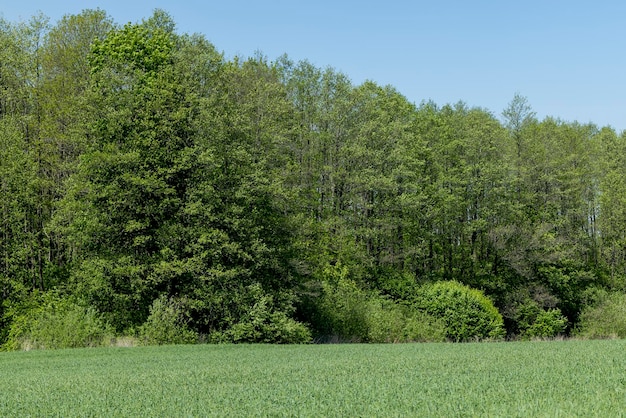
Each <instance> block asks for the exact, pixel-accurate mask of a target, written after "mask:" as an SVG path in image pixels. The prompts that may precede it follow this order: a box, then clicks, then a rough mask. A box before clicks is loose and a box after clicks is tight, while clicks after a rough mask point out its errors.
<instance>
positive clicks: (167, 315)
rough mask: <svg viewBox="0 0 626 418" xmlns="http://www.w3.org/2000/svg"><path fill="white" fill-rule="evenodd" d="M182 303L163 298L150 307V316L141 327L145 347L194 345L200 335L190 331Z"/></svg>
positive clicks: (141, 339) (140, 336)
mask: <svg viewBox="0 0 626 418" xmlns="http://www.w3.org/2000/svg"><path fill="white" fill-rule="evenodd" d="M182 312H183V311H182V306H181V303H180V301H177V300H176V299H168V298H166V297H165V296H161V297H159V298H157V299H155V300H154V302H153V303H152V306H151V307H150V316H148V319H147V320H146V322H144V323H143V324H142V325H141V326H140V327H139V339H140V341H141V343H142V344H145V345H161V344H192V343H195V342H197V341H198V335H197V334H196V333H195V332H194V331H192V330H191V329H189V327H188V326H187V323H186V321H185V318H184V316H183V313H182Z"/></svg>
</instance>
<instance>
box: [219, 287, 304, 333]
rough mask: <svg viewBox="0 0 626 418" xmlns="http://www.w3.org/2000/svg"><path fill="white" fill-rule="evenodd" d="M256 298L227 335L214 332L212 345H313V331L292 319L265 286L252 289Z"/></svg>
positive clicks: (250, 288) (249, 291) (250, 289)
mask: <svg viewBox="0 0 626 418" xmlns="http://www.w3.org/2000/svg"><path fill="white" fill-rule="evenodd" d="M248 293H249V295H250V296H251V297H252V298H253V301H252V303H251V306H250V308H249V310H248V312H247V313H245V314H244V315H243V316H242V318H241V319H240V321H239V322H237V323H235V324H234V325H232V326H231V327H230V328H229V329H227V330H226V331H221V332H213V333H212V334H211V335H210V337H209V339H210V341H212V342H233V343H273V344H302V343H307V342H309V341H311V331H310V330H309V329H308V328H307V326H306V325H304V324H303V323H301V322H298V321H296V320H295V319H293V318H291V317H289V315H288V313H287V312H285V310H284V307H283V309H281V308H280V306H277V303H276V301H275V300H274V297H272V296H271V295H269V294H266V293H265V292H264V291H263V289H262V287H261V285H259V284H253V285H251V286H248Z"/></svg>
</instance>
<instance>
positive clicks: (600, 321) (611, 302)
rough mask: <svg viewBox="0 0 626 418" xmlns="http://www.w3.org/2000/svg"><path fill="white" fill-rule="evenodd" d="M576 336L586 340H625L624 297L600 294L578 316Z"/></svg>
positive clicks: (625, 304)
mask: <svg viewBox="0 0 626 418" xmlns="http://www.w3.org/2000/svg"><path fill="white" fill-rule="evenodd" d="M576 334H577V335H579V336H581V337H586V338H615V337H618V338H626V295H625V294H624V293H622V292H609V293H607V292H600V295H599V297H597V298H596V300H595V301H594V303H593V304H590V305H588V306H586V307H585V308H584V309H583V311H582V313H581V314H580V323H579V325H578V329H577V332H576Z"/></svg>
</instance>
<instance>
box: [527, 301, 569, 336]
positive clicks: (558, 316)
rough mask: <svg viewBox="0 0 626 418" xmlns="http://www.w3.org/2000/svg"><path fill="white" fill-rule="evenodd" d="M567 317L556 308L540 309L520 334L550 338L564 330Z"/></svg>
mask: <svg viewBox="0 0 626 418" xmlns="http://www.w3.org/2000/svg"><path fill="white" fill-rule="evenodd" d="M566 327H567V318H565V317H564V316H563V314H562V313H561V310H560V309H558V308H554V309H549V310H547V311H543V310H542V311H540V312H539V313H538V314H537V316H536V317H535V320H534V322H533V323H532V325H530V326H529V327H528V328H527V329H526V330H524V333H523V334H522V336H523V337H525V338H552V337H556V336H558V335H561V334H563V332H565V328H566Z"/></svg>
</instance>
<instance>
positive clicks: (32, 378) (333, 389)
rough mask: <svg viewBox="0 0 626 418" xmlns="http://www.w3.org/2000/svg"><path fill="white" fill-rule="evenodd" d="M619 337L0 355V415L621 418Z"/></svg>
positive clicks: (623, 368)
mask: <svg viewBox="0 0 626 418" xmlns="http://www.w3.org/2000/svg"><path fill="white" fill-rule="evenodd" d="M625 411H626V341H624V340H612V341H558V342H520V343H475V344H474V343H472V344H398V345H303V346H272V345H232V346H229V345H218V346H216V345H193V346H167V347H140V348H106V349H78V350H59V351H31V352H13V353H0V416H2V417H10V416H16V417H23V416H64V417H69V416H116V417H121V416H428V417H434V416H445V417H451V416H503V417H513V416H519V417H529V416H546V417H547V416H549V417H572V416H585V417H586V416H602V417H615V416H623V415H624V414H625Z"/></svg>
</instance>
